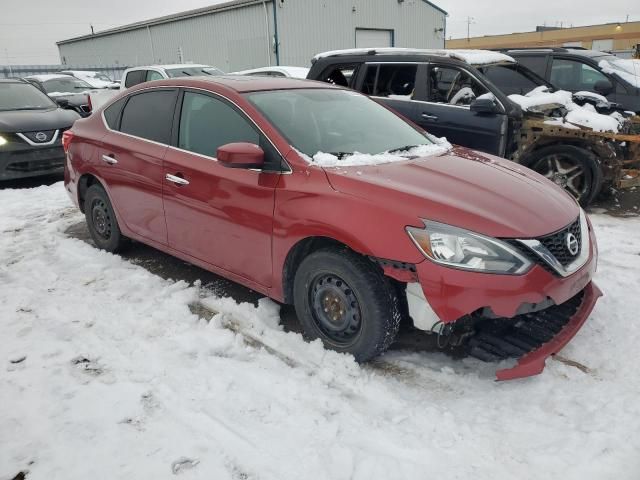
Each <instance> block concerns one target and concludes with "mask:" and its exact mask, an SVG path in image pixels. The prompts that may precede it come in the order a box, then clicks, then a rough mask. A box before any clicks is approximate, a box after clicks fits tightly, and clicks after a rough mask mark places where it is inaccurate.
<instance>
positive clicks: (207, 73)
mask: <svg viewBox="0 0 640 480" xmlns="http://www.w3.org/2000/svg"><path fill="white" fill-rule="evenodd" d="M200 71H201V72H202V73H204V74H205V75H209V76H211V75H213V74H212V73H209V72H207V71H206V70H200Z"/></svg>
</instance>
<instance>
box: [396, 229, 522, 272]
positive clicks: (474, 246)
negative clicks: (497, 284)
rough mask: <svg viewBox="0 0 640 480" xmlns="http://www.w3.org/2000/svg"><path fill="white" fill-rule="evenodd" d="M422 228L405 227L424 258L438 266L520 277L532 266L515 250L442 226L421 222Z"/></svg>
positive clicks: (468, 232) (466, 231)
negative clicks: (422, 223)
mask: <svg viewBox="0 0 640 480" xmlns="http://www.w3.org/2000/svg"><path fill="white" fill-rule="evenodd" d="M423 222H424V228H416V227H407V233H408V234H409V237H411V240H413V243H415V244H416V246H417V247H418V248H419V249H420V251H421V252H422V253H423V254H424V256H425V257H427V258H429V259H431V260H433V261H434V262H436V263H439V264H441V265H446V266H449V267H453V268H460V269H464V270H472V271H475V272H483V273H499V274H505V275H520V274H523V273H525V272H526V271H528V270H529V269H530V268H531V266H532V265H533V263H532V262H530V261H529V260H528V259H527V258H526V257H524V256H523V255H522V254H520V253H519V252H518V251H517V250H516V249H515V248H513V247H511V246H510V245H509V244H507V243H505V242H502V241H500V240H498V239H495V238H491V237H485V236H484V235H480V234H478V233H474V232H470V231H469V230H464V229H462V228H458V227H452V226H451V225H446V224H444V223H439V222H432V221H430V220H423Z"/></svg>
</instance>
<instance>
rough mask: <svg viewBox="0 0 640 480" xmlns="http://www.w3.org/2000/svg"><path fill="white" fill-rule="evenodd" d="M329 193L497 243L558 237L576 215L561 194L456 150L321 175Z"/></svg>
mask: <svg viewBox="0 0 640 480" xmlns="http://www.w3.org/2000/svg"><path fill="white" fill-rule="evenodd" d="M325 172H326V174H327V178H328V179H329V182H330V183H331V185H332V187H333V188H334V189H336V190H338V191H340V192H342V193H345V194H349V195H354V196H358V197H361V198H364V199H367V200H368V201H370V202H372V203H374V204H375V203H376V202H384V205H385V207H386V208H393V209H400V210H399V211H400V212H402V214H403V216H404V215H407V214H409V215H413V216H415V217H416V222H415V225H420V221H419V220H418V219H419V218H425V219H429V220H435V221H438V222H442V223H447V224H449V225H455V226H458V227H462V228H466V229H468V230H472V231H475V232H478V233H482V234H485V235H490V236H493V237H502V238H533V237H539V236H543V235H546V234H549V233H552V232H555V231H557V230H560V229H562V228H564V227H566V226H567V225H569V224H570V223H571V222H573V221H574V220H575V219H576V218H577V217H578V214H579V207H578V205H577V204H576V202H575V201H574V200H573V199H572V198H571V197H570V196H569V195H568V194H566V193H565V192H564V191H563V190H562V189H561V188H560V187H558V186H556V185H555V184H554V183H552V182H550V181H549V180H547V179H546V178H544V177H542V176H541V175H538V174H537V173H535V172H533V171H532V170H530V169H528V168H526V167H523V166H521V165H518V164H516V163H514V162H510V161H508V160H504V159H501V158H498V157H494V156H492V155H487V154H483V153H479V152H475V151H472V150H468V149H465V148H460V147H457V148H455V149H453V150H452V151H450V152H448V153H447V154H444V155H438V156H430V157H422V158H419V159H413V160H407V161H406V162H396V163H387V164H382V165H376V166H366V167H363V166H354V167H335V168H325Z"/></svg>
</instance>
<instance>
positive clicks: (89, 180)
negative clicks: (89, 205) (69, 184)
mask: <svg viewBox="0 0 640 480" xmlns="http://www.w3.org/2000/svg"><path fill="white" fill-rule="evenodd" d="M92 185H100V186H101V187H102V188H103V189H104V190H105V191H106V189H105V187H104V184H103V183H102V181H101V180H100V179H99V178H98V177H97V176H95V175H94V174H92V173H85V174H83V175H82V176H81V177H80V179H79V180H78V207H79V208H80V211H81V212H82V213H84V199H85V196H86V194H87V190H89V187H91V186H92ZM107 195H108V194H107Z"/></svg>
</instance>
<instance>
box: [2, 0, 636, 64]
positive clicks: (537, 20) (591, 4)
mask: <svg viewBox="0 0 640 480" xmlns="http://www.w3.org/2000/svg"><path fill="white" fill-rule="evenodd" d="M291 1H295V0H291ZM314 1H321V0H314ZM342 1H346V0H342ZM388 1H395V0H388ZM434 2H435V3H436V4H437V5H439V6H440V7H442V8H443V9H444V10H446V11H448V12H449V18H448V19H447V37H453V38H457V37H465V36H466V35H467V17H472V18H473V20H472V23H471V25H470V30H471V36H477V35H488V34H498V33H510V32H522V31H530V30H535V27H536V25H543V24H545V23H546V25H556V24H558V25H559V24H560V22H562V23H563V25H565V26H566V25H575V26H578V25H590V24H596V23H606V22H621V21H625V20H626V17H627V14H629V15H630V17H629V18H630V20H640V11H638V8H635V9H634V8H633V7H634V4H635V5H637V3H636V2H637V0H608V1H607V2H606V5H607V8H606V11H605V9H604V8H603V7H602V5H603V2H602V0H563V1H559V0H554V1H548V0H538V1H536V2H523V1H521V0H520V1H514V0H491V1H488V0H482V1H480V0H434ZM215 3H220V2H219V1H216V0H180V1H179V2H176V1H175V0H171V1H170V0H98V1H96V0H60V1H57V2H51V1H45V0H26V1H20V2H18V1H15V0H0V5H2V4H6V5H4V6H5V7H8V6H9V4H10V7H11V8H4V9H3V12H2V16H1V17H0V65H2V64H7V63H10V64H12V65H20V64H22V65H24V64H57V63H59V61H60V59H59V56H58V49H57V47H56V44H55V42H56V41H58V40H63V39H67V38H71V37H74V36H78V35H84V34H88V33H91V25H93V27H94V29H95V31H100V30H106V29H108V28H113V27H116V26H119V25H124V24H127V23H131V22H137V21H140V20H145V19H149V18H153V17H159V16H162V15H168V14H171V13H176V12H180V11H184V10H189V9H192V8H198V7H203V6H207V5H212V4H215ZM61 5H64V6H61ZM348 46H349V45H345V47H348Z"/></svg>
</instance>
